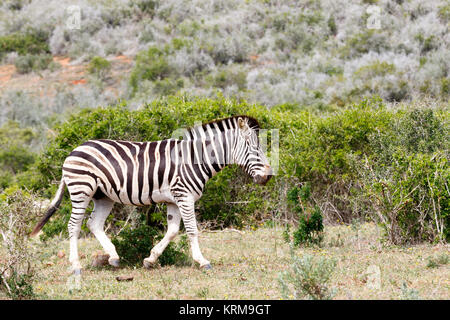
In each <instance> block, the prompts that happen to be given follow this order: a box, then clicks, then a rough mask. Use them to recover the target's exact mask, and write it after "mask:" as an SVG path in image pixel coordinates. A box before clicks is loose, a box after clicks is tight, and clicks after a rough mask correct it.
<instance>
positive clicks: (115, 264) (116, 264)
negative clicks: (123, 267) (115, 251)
mask: <svg viewBox="0 0 450 320" xmlns="http://www.w3.org/2000/svg"><path fill="white" fill-rule="evenodd" d="M108 263H109V264H110V265H111V266H113V267H114V268H118V267H119V266H120V263H119V258H109V259H108Z"/></svg>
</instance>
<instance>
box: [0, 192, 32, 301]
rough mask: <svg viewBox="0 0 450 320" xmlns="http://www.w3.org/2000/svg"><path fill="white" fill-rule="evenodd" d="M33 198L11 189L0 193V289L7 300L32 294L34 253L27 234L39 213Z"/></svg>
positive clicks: (23, 297) (29, 297) (27, 296)
mask: <svg viewBox="0 0 450 320" xmlns="http://www.w3.org/2000/svg"><path fill="white" fill-rule="evenodd" d="M35 200H36V197H35V196H33V195H30V194H27V193H25V192H23V191H21V190H17V189H14V188H12V189H8V190H7V192H4V193H2V194H1V195H0V252H1V259H0V291H3V292H5V293H6V295H7V296H8V297H10V298H11V299H31V298H33V297H35V293H34V290H33V279H34V276H35V268H34V264H33V260H34V259H35V256H34V255H35V253H34V251H33V248H32V246H31V245H30V243H29V241H28V237H27V236H28V234H29V233H30V232H31V228H32V224H33V223H34V222H35V219H36V216H37V215H38V212H39V206H37V205H36V202H35Z"/></svg>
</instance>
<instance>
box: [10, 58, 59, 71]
mask: <svg viewBox="0 0 450 320" xmlns="http://www.w3.org/2000/svg"><path fill="white" fill-rule="evenodd" d="M52 62H53V57H52V55H50V54H37V55H34V54H26V55H24V56H19V57H17V58H16V60H15V61H14V65H15V66H16V71H17V72H18V73H22V74H23V73H30V72H32V71H41V70H46V69H48V68H49V67H50V66H51V65H54V64H52Z"/></svg>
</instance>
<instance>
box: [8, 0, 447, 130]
mask: <svg viewBox="0 0 450 320" xmlns="http://www.w3.org/2000/svg"><path fill="white" fill-rule="evenodd" d="M73 5H76V6H78V7H79V9H80V14H81V15H80V17H81V19H80V24H79V27H80V28H79V29H69V28H68V27H67V21H68V19H69V18H70V17H71V16H70V14H71V11H70V10H68V8H69V6H73ZM371 5H376V6H378V8H379V10H380V14H373V13H370V12H372V11H370V10H368V8H369V6H371ZM449 8H450V7H449V5H448V3H447V2H446V1H443V0H442V1H438V0H433V1H425V2H424V1H418V0H409V1H408V0H398V1H387V0H380V1H367V0H363V1H354V2H353V1H352V2H351V3H349V2H348V1H343V0H342V1H341V0H339V1H334V0H317V1H315V0H308V1H301V2H299V1H290V0H283V1H270V0H252V1H238V0H231V1H225V2H224V1H210V0H205V1H203V0H200V1H195V2H192V1H178V0H168V1H159V0H139V1H126V0H108V1H106V0H103V1H90V0H79V1H72V0H63V1H56V0H54V1H44V0H33V1H31V0H8V1H2V4H1V5H0V59H2V61H3V63H10V64H15V65H16V67H17V70H18V71H19V72H39V73H41V74H43V75H44V77H45V74H46V72H47V73H51V72H57V71H54V70H57V66H54V65H51V59H50V60H49V59H48V55H49V54H50V55H64V56H69V57H70V58H71V59H72V60H71V63H72V64H74V65H78V64H83V63H85V64H88V63H90V61H91V60H92V59H94V60H95V59H97V60H96V61H97V62H98V57H102V58H105V59H107V60H108V59H109V60H111V59H112V58H113V57H115V56H118V55H125V56H129V57H131V58H132V59H133V60H134V65H135V68H134V69H133V70H131V71H130V72H129V73H128V74H127V76H128V77H126V78H125V79H122V80H121V82H120V85H118V87H117V90H116V93H115V94H111V93H110V92H109V91H105V90H104V88H105V86H107V84H108V80H107V77H104V76H102V77H98V73H97V75H95V74H94V75H89V74H87V75H85V77H86V79H87V80H88V81H87V83H86V84H85V85H81V86H74V87H71V86H67V85H61V84H59V85H58V90H57V94H56V95H54V96H51V97H40V96H36V95H35V94H31V93H30V92H27V90H26V88H24V90H20V91H23V92H16V91H17V90H14V92H4V93H3V94H2V96H1V98H0V107H1V108H0V109H1V114H0V123H4V122H5V121H6V120H7V119H8V118H10V117H11V114H12V113H14V111H15V110H16V109H20V110H22V111H23V112H21V114H20V115H16V116H15V117H16V119H17V120H19V121H20V122H21V123H24V124H30V121H33V120H34V121H35V122H36V120H38V121H37V122H39V120H40V121H42V120H48V119H47V118H48V117H50V116H51V114H52V113H53V112H58V113H61V111H64V110H73V108H74V107H78V106H82V107H96V106H98V105H106V104H108V103H112V102H114V101H115V100H116V99H117V98H118V97H120V98H125V99H127V100H128V101H129V105H130V106H133V107H138V106H140V105H141V104H142V103H145V102H148V101H151V100H153V99H155V98H158V97H160V96H165V95H170V94H177V93H179V94H182V93H188V94H189V95H198V96H208V97H214V96H215V95H216V93H217V91H220V92H222V93H223V95H224V96H225V97H232V96H233V97H238V98H240V99H245V100H247V101H249V102H250V103H260V104H263V105H265V106H268V107H271V106H274V105H277V104H283V103H290V104H293V105H296V106H299V107H304V106H314V107H316V108H324V106H326V105H329V104H332V105H338V106H343V105H345V104H347V103H349V102H355V101H359V100H360V99H361V98H364V97H367V96H372V95H373V94H377V95H379V96H380V97H381V98H382V99H383V100H385V101H411V100H417V99H419V98H421V97H432V98H434V99H439V100H443V101H448V98H449V83H450V81H449V64H448V61H450V51H449V50H448V45H449V35H450V33H449V32H448V23H449V10H450V9H449ZM373 20H379V22H380V28H379V29H369V28H368V27H367V26H368V23H369V24H370V22H371V21H373ZM46 68H47V70H46ZM52 70H53V71H52ZM42 72H44V73H42ZM107 74H108V72H107V70H105V72H103V75H107ZM55 85H56V84H55ZM25 106H26V107H25ZM36 109H40V112H39V113H38V114H36V113H35V112H34V110H36ZM42 117H44V118H42ZM33 118H37V119H33Z"/></svg>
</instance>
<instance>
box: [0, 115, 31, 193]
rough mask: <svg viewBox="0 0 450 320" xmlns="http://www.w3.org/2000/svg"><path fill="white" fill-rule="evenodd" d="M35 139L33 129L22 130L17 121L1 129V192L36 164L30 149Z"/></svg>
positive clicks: (8, 123)
mask: <svg viewBox="0 0 450 320" xmlns="http://www.w3.org/2000/svg"><path fill="white" fill-rule="evenodd" d="M34 138H35V133H34V132H33V130H32V129H30V128H21V127H20V126H19V124H18V123H17V122H15V121H9V122H7V123H5V124H4V125H3V126H2V127H0V190H1V189H5V188H7V187H8V186H10V185H11V184H12V183H13V181H14V180H15V179H14V178H17V174H19V173H21V172H25V171H27V170H28V169H29V168H30V167H31V166H32V165H33V164H34V162H35V160H36V155H35V154H34V153H33V152H32V151H31V148H30V144H31V143H32V141H33V139H34Z"/></svg>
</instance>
